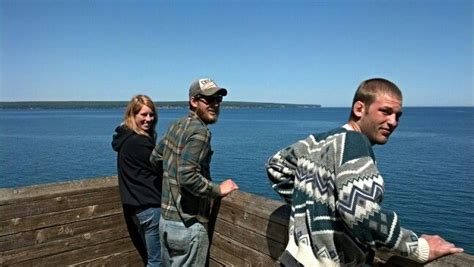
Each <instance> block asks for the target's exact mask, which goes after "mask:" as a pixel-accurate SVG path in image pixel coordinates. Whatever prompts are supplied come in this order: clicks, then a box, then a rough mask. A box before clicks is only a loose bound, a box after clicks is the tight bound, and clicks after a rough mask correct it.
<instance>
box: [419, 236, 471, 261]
mask: <svg viewBox="0 0 474 267" xmlns="http://www.w3.org/2000/svg"><path fill="white" fill-rule="evenodd" d="M421 238H423V239H425V240H426V241H427V242H428V245H429V246H430V255H429V256H428V261H432V260H434V259H437V258H439V257H442V256H445V255H449V254H455V253H460V252H463V251H464V249H462V248H458V247H456V246H455V245H454V244H453V243H450V242H448V241H446V240H444V239H443V238H442V237H440V236H439V235H422V236H421Z"/></svg>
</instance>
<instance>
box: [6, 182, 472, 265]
mask: <svg viewBox="0 0 474 267" xmlns="http://www.w3.org/2000/svg"><path fill="white" fill-rule="evenodd" d="M213 214H214V217H213V221H214V224H213V225H211V228H213V229H214V231H213V235H212V242H211V248H210V266H279V263H278V257H279V256H280V254H281V253H282V251H283V250H284V248H285V245H286V241H287V226H288V217H289V207H288V206H286V205H284V204H283V203H282V202H279V201H275V200H271V199H267V198H263V197H259V196H256V195H253V194H249V193H245V192H234V193H232V194H231V195H230V196H228V197H226V198H224V199H222V200H221V201H219V202H218V203H216V205H215V206H214V210H213ZM141 264H142V263H141V260H140V258H139V255H138V253H137V252H136V251H135V249H134V247H133V245H132V242H131V241H130V240H129V237H128V232H127V229H126V226H125V222H124V220H123V216H122V208H121V204H120V197H119V194H118V187H117V178H116V177H103V178H97V179H87V180H78V181H70V182H64V183H55V184H47V185H36V186H29V187H22V188H15V189H0V266H11V265H15V266H33V265H34V266H59V265H72V266H84V265H86V266H91V265H92V266H97V265H101V266H103V265H107V266H116V265H121V266H123V265H126V266H141ZM377 265H378V266H423V265H420V264H417V263H414V262H410V261H407V260H404V259H402V258H392V259H391V260H390V261H389V262H388V263H385V264H382V263H378V264H377ZM425 266H430V267H434V266H474V256H471V255H469V254H465V253H462V254H457V255H451V256H447V257H444V258H441V259H439V260H436V261H433V262H431V263H429V264H426V265H425Z"/></svg>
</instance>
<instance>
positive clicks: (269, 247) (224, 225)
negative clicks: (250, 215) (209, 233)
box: [214, 219, 286, 260]
mask: <svg viewBox="0 0 474 267" xmlns="http://www.w3.org/2000/svg"><path fill="white" fill-rule="evenodd" d="M216 232H217V233H219V234H220V235H221V236H225V237H226V238H228V239H231V240H234V241H236V242H238V243H240V244H245V246H246V247H248V248H250V249H253V250H255V251H258V252H260V253H262V254H265V255H267V256H269V257H270V258H272V259H274V260H278V258H279V257H280V255H281V254H282V253H283V251H284V250H285V247H286V242H278V241H275V240H273V239H271V238H269V237H268V236H266V235H265V234H263V235H262V234H259V233H255V232H252V231H249V230H247V229H243V228H241V227H238V226H236V225H234V224H232V223H229V222H226V221H222V220H219V219H218V220H217V222H216V225H215V232H214V234H215V233H216ZM234 255H235V253H234ZM237 256H238V257H241V255H237Z"/></svg>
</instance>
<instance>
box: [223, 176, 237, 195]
mask: <svg viewBox="0 0 474 267" xmlns="http://www.w3.org/2000/svg"><path fill="white" fill-rule="evenodd" d="M219 188H220V191H221V197H225V196H227V195H228V194H230V193H231V192H232V191H234V190H238V189H239V186H238V185H237V184H236V183H234V181H232V179H227V180H225V181H224V182H222V183H221V184H220V185H219Z"/></svg>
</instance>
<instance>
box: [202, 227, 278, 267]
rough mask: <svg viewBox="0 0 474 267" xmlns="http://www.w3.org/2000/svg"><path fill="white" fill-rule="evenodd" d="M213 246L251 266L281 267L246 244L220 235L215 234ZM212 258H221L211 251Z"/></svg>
mask: <svg viewBox="0 0 474 267" xmlns="http://www.w3.org/2000/svg"><path fill="white" fill-rule="evenodd" d="M212 246H215V247H217V248H219V249H221V250H223V251H225V252H227V253H229V254H233V255H238V257H239V258H242V259H244V260H245V261H246V262H248V263H249V264H250V266H262V267H271V266H275V267H276V266H280V265H279V262H277V261H275V260H274V259H272V258H270V257H269V256H267V255H265V254H262V253H260V252H258V251H255V250H253V249H250V248H248V247H246V246H245V245H244V244H240V243H238V242H236V241H234V240H232V239H229V238H227V237H225V236H223V235H221V234H220V233H214V237H213V239H212ZM214 252H215V251H214ZM211 258H219V255H216V254H214V253H213V250H211Z"/></svg>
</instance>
